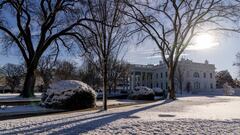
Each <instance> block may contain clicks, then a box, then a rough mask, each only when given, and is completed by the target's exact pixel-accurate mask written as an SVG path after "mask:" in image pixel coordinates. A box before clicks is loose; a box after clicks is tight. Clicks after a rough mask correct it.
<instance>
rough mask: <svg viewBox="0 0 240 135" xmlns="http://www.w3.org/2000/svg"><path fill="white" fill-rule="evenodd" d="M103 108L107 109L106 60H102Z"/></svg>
mask: <svg viewBox="0 0 240 135" xmlns="http://www.w3.org/2000/svg"><path fill="white" fill-rule="evenodd" d="M103 68H104V69H103V110H107V60H106V59H105V60H104V67H103Z"/></svg>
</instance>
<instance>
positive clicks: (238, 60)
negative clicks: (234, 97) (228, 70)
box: [233, 52, 240, 77]
mask: <svg viewBox="0 0 240 135" xmlns="http://www.w3.org/2000/svg"><path fill="white" fill-rule="evenodd" d="M233 65H234V66H237V67H238V76H239V77H240V52H238V53H237V54H236V62H235V63H234V64H233Z"/></svg>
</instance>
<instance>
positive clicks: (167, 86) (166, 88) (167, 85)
mask: <svg viewBox="0 0 240 135" xmlns="http://www.w3.org/2000/svg"><path fill="white" fill-rule="evenodd" d="M167 89H168V83H167V82H166V90H167Z"/></svg>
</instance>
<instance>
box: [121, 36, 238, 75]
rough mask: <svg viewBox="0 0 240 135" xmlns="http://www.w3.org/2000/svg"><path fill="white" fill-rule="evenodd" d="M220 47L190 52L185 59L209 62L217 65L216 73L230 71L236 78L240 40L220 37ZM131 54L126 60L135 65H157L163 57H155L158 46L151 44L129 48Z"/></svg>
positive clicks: (234, 37)
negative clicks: (236, 62)
mask: <svg viewBox="0 0 240 135" xmlns="http://www.w3.org/2000/svg"><path fill="white" fill-rule="evenodd" d="M217 42H218V46H215V47H213V48H209V49H203V50H191V51H190V50H188V51H186V52H185V53H184V55H183V57H184V58H188V59H191V60H193V61H195V62H204V61H205V60H208V61H209V63H211V64H215V66H216V71H220V70H229V71H230V73H231V75H232V76H233V77H234V78H236V77H237V76H238V73H237V67H235V66H233V63H234V62H235V61H236V57H235V55H236V53H237V52H240V44H239V42H240V38H239V37H237V36H236V35H235V36H232V37H230V36H224V37H219V39H218V40H217ZM128 50H129V52H128V54H127V55H126V59H127V60H128V61H129V62H130V63H134V64H157V63H159V60H161V57H160V56H159V55H153V52H154V51H155V52H156V50H158V49H157V47H156V45H155V44H154V43H151V42H146V43H145V44H143V45H141V46H138V47H135V46H131V47H129V49H128Z"/></svg>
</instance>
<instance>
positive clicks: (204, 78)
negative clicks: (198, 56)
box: [130, 59, 216, 92]
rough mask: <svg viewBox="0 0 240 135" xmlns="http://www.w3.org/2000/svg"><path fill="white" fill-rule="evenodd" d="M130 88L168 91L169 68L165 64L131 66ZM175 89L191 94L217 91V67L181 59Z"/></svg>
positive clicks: (177, 69) (176, 74)
mask: <svg viewBox="0 0 240 135" xmlns="http://www.w3.org/2000/svg"><path fill="white" fill-rule="evenodd" d="M130 70H131V76H130V88H131V89H133V88H134V87H136V86H147V87H150V88H162V89H164V90H167V83H168V82H167V66H166V64H164V63H163V62H160V63H159V64H158V65H136V64H134V65H131V69H130ZM175 88H176V90H177V91H180V90H181V89H182V90H185V91H191V92H197V91H208V90H213V89H216V79H215V65H214V64H209V63H208V61H207V60H206V61H205V62H204V63H196V62H193V61H191V60H188V59H181V60H180V61H179V63H178V67H177V68H176V72H175Z"/></svg>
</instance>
